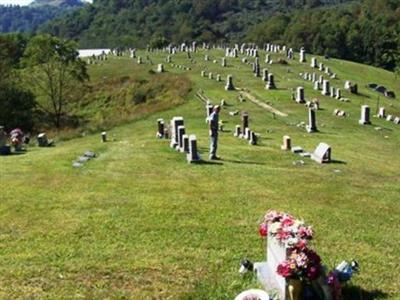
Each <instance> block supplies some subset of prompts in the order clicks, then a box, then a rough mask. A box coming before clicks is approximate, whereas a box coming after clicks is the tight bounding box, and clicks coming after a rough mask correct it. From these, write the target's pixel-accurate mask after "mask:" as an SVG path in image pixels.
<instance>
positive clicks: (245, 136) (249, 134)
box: [243, 127, 251, 140]
mask: <svg viewBox="0 0 400 300" xmlns="http://www.w3.org/2000/svg"><path fill="white" fill-rule="evenodd" d="M250 137H251V130H250V128H248V127H247V128H246V129H245V130H244V135H243V138H244V139H246V140H250Z"/></svg>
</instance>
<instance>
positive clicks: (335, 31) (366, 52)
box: [247, 0, 400, 70]
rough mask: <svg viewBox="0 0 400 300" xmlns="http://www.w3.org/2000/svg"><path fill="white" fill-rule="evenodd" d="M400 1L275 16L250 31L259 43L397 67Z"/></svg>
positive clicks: (369, 3) (376, 2)
mask: <svg viewBox="0 0 400 300" xmlns="http://www.w3.org/2000/svg"><path fill="white" fill-rule="evenodd" d="M399 19H400V2H399V1H370V0H365V1H364V2H363V3H362V4H353V5H347V6H342V7H335V8H331V9H317V10H310V11H308V12H307V13H304V11H298V12H296V13H293V14H285V15H279V16H275V17H273V18H272V19H270V20H268V21H266V22H264V23H261V24H258V25H256V26H254V27H253V28H251V29H250V31H249V33H248V35H247V39H248V40H250V41H256V42H257V43H260V44H261V43H264V42H274V43H285V44H287V45H289V46H291V47H295V48H297V49H298V48H300V47H303V46H304V47H305V48H306V50H307V51H309V52H311V53H313V54H320V55H324V54H326V55H329V56H333V57H337V58H342V59H347V60H352V61H358V62H363V63H367V64H371V65H376V66H380V67H383V68H386V69H389V70H393V69H394V68H395V67H396V57H397V55H398V51H399V50H398V49H399V48H400V42H399V38H398V34H399V32H400V22H398V20H399Z"/></svg>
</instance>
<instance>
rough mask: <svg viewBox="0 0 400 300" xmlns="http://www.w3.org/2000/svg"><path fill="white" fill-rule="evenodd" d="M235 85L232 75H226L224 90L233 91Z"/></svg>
mask: <svg viewBox="0 0 400 300" xmlns="http://www.w3.org/2000/svg"><path fill="white" fill-rule="evenodd" d="M234 89H235V87H234V86H233V77H232V75H228V76H227V77H226V85H225V90H226V91H233V90H234Z"/></svg>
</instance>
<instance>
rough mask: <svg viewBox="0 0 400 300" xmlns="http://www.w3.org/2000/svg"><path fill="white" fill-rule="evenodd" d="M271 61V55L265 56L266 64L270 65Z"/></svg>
mask: <svg viewBox="0 0 400 300" xmlns="http://www.w3.org/2000/svg"><path fill="white" fill-rule="evenodd" d="M270 61H271V55H269V54H267V55H265V63H267V64H269V62H270Z"/></svg>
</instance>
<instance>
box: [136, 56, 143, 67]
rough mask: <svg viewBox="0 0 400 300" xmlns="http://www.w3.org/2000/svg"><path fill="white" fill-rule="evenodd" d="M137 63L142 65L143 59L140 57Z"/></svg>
mask: <svg viewBox="0 0 400 300" xmlns="http://www.w3.org/2000/svg"><path fill="white" fill-rule="evenodd" d="M137 63H138V64H139V65H140V64H142V58H141V57H140V56H139V57H138V59H137Z"/></svg>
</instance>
